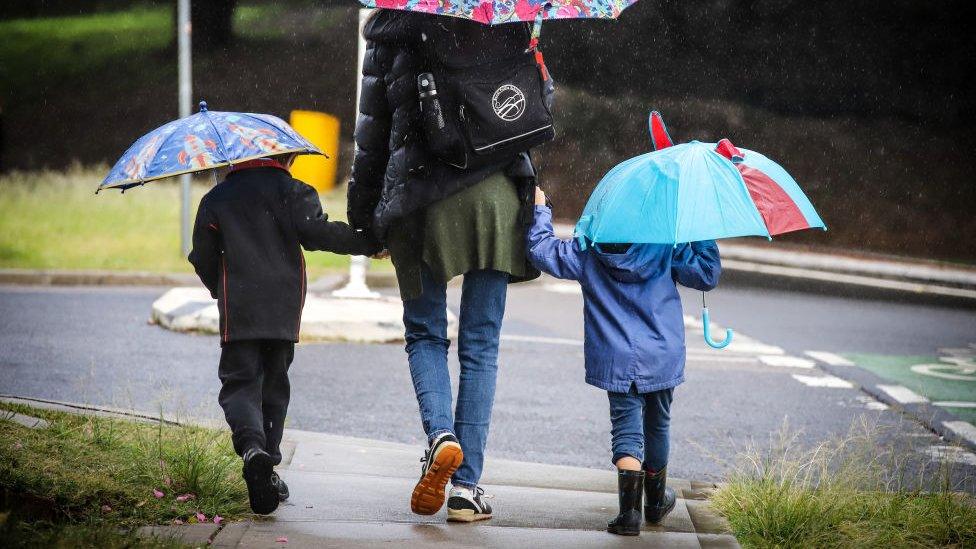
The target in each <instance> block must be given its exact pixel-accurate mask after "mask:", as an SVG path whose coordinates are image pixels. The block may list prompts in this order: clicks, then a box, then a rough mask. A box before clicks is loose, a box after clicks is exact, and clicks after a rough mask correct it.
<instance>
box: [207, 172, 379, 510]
mask: <svg viewBox="0 0 976 549" xmlns="http://www.w3.org/2000/svg"><path fill="white" fill-rule="evenodd" d="M294 158H295V155H293V154H290V155H283V156H279V157H270V158H262V159H258V160H252V161H248V162H243V163H240V164H237V165H236V166H234V167H233V168H232V169H231V171H230V173H229V174H228V175H227V177H226V179H225V180H224V181H223V182H221V183H219V184H218V185H216V186H215V187H214V188H213V189H211V190H210V192H208V193H207V194H206V195H205V196H204V197H203V199H202V200H201V201H200V206H199V208H198V210H197V218H196V224H195V226H194V229H193V251H192V252H190V256H189V260H190V263H192V264H193V267H194V269H195V270H196V272H197V274H198V275H199V276H200V280H201V281H203V283H204V285H206V287H207V288H208V289H209V290H210V294H211V295H212V296H213V297H214V298H216V299H217V305H218V307H219V310H220V345H221V354H220V366H219V376H220V382H221V389H220V396H219V402H220V406H221V407H222V408H223V410H224V416H225V417H226V419H227V423H228V424H229V425H230V428H231V432H232V438H233V441H234V449H235V450H236V451H237V453H238V454H239V455H240V456H241V457H242V458H243V459H244V479H245V481H246V482H247V488H248V496H249V498H250V501H251V509H252V510H253V511H254V512H255V513H261V514H267V513H270V512H272V511H274V510H275V509H276V508H277V507H278V502H279V501H280V500H284V499H285V498H286V497H287V495H288V489H287V486H285V484H284V482H282V481H281V479H280V478H278V476H277V473H275V472H274V469H273V467H274V466H275V465H277V464H278V463H280V462H281V451H280V449H279V445H280V443H281V437H282V432H283V429H284V420H285V413H286V411H287V409H288V399H289V384H288V367H289V366H290V364H291V361H292V358H293V357H294V354H295V343H296V342H297V341H298V331H299V324H300V322H301V314H302V306H303V305H304V303H305V288H306V275H305V258H304V255H303V254H302V248H305V249H306V250H327V251H331V252H335V253H341V254H364V255H371V254H374V253H376V252H378V251H379V249H380V245H379V244H378V243H377V242H376V241H375V240H373V239H372V238H371V237H370V236H369V235H367V234H365V233H363V232H360V231H356V230H354V229H352V228H351V227H350V226H349V225H347V224H345V223H342V222H333V221H329V220H328V216H326V215H325V214H324V213H323V212H322V205H321V203H320V202H319V197H318V194H317V193H316V191H315V189H313V188H312V187H310V186H308V185H306V184H305V183H302V182H301V181H298V180H297V179H293V178H292V177H291V174H290V173H289V172H288V169H289V168H290V167H291V163H292V161H293V160H294Z"/></svg>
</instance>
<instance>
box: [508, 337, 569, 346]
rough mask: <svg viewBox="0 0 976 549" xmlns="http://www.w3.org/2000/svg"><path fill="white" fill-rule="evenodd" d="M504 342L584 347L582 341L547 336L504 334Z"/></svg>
mask: <svg viewBox="0 0 976 549" xmlns="http://www.w3.org/2000/svg"><path fill="white" fill-rule="evenodd" d="M501 340H502V341H518V342H522V343H547V344H550V345H572V346H573V347H582V346H583V340H582V339H569V338H565V337H546V336H526V335H515V334H502V336H501Z"/></svg>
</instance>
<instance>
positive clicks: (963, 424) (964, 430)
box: [942, 421, 976, 444]
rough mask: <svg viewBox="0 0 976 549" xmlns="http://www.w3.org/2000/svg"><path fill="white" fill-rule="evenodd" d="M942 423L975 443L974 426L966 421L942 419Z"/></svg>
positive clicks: (975, 428) (975, 433) (975, 432)
mask: <svg viewBox="0 0 976 549" xmlns="http://www.w3.org/2000/svg"><path fill="white" fill-rule="evenodd" d="M942 425H943V426H944V427H945V428H946V429H949V430H950V431H952V432H953V433H955V434H956V435H958V436H960V437H962V438H964V439H966V440H968V441H969V442H971V443H972V444H976V427H973V424H972V423H969V422H968V421H943V422H942Z"/></svg>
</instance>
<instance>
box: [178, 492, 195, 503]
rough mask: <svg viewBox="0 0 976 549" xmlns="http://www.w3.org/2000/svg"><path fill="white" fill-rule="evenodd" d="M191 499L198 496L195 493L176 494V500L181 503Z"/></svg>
mask: <svg viewBox="0 0 976 549" xmlns="http://www.w3.org/2000/svg"><path fill="white" fill-rule="evenodd" d="M191 499H196V496H195V495H193V494H182V495H179V496H176V501H178V502H180V503H183V502H184V501H190V500H191Z"/></svg>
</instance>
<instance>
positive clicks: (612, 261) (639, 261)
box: [592, 244, 670, 283]
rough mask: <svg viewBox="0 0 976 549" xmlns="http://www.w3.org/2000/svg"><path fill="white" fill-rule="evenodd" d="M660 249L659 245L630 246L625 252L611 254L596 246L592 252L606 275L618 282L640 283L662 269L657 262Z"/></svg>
mask: <svg viewBox="0 0 976 549" xmlns="http://www.w3.org/2000/svg"><path fill="white" fill-rule="evenodd" d="M664 246H666V247H669V248H670V246H667V245H664ZM654 248H657V249H654ZM660 248H662V246H661V245H653V244H631V246H630V248H629V249H628V250H627V251H626V252H624V253H621V254H612V253H608V252H605V251H604V250H602V249H600V246H599V245H596V246H593V248H592V250H593V254H594V255H595V256H596V258H597V261H599V262H600V264H601V265H603V267H604V269H605V270H606V272H607V274H609V275H610V276H611V277H612V278H613V279H614V280H617V281H619V282H624V283H630V282H641V281H644V280H648V279H651V278H653V277H655V276H657V275H658V273H659V272H660V271H661V267H662V265H661V262H660V261H658V260H657V259H658V257H659V256H660Z"/></svg>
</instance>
